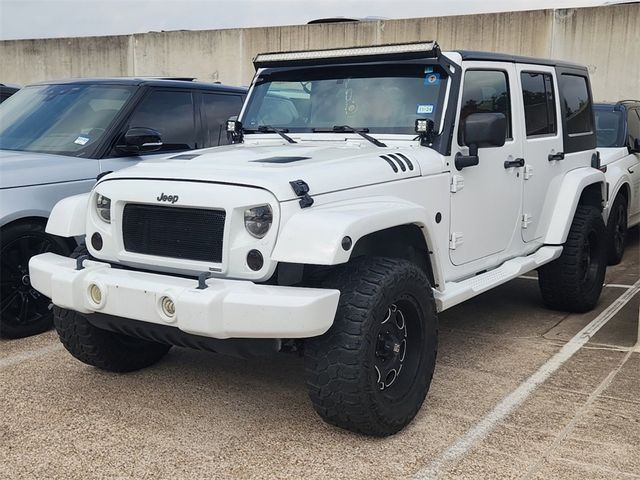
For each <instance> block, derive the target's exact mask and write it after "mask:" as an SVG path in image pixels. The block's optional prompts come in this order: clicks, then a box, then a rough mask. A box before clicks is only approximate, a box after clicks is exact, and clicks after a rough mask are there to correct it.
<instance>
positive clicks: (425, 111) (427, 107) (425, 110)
mask: <svg viewBox="0 0 640 480" xmlns="http://www.w3.org/2000/svg"><path fill="white" fill-rule="evenodd" d="M416 113H417V114H418V115H429V114H430V113H433V105H431V104H430V103H427V104H422V105H420V104H418V110H417V111H416Z"/></svg>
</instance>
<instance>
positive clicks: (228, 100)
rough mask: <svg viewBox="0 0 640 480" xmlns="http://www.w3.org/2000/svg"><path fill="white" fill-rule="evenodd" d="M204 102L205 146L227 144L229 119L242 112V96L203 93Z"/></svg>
mask: <svg viewBox="0 0 640 480" xmlns="http://www.w3.org/2000/svg"><path fill="white" fill-rule="evenodd" d="M202 102H203V107H204V115H205V118H206V120H207V136H206V138H207V144H206V145H205V147H215V146H217V145H226V144H227V143H229V141H228V140H227V133H226V126H227V120H229V117H231V116H233V115H238V114H240V109H241V108H242V97H240V96H239V95H228V94H227V95H225V94H220V93H203V94H202Z"/></svg>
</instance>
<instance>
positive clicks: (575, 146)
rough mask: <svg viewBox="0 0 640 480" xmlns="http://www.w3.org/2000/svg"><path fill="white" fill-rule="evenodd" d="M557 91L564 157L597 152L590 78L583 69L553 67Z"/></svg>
mask: <svg viewBox="0 0 640 480" xmlns="http://www.w3.org/2000/svg"><path fill="white" fill-rule="evenodd" d="M556 74H557V77H558V88H559V90H560V92H559V96H560V113H561V119H562V132H563V151H564V153H574V152H583V151H585V150H593V149H595V148H596V131H595V125H594V119H593V100H592V98H591V87H590V85H589V75H588V73H587V71H586V69H584V68H580V67H572V66H567V67H565V66H558V67H556Z"/></svg>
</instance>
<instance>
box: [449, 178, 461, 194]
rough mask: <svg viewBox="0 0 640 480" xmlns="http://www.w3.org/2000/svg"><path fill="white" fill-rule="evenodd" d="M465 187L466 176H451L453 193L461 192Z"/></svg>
mask: <svg viewBox="0 0 640 480" xmlns="http://www.w3.org/2000/svg"><path fill="white" fill-rule="evenodd" d="M463 188H464V177H463V176H462V175H454V176H453V177H451V189H450V191H451V193H456V192H459V191H460V190H462V189H463Z"/></svg>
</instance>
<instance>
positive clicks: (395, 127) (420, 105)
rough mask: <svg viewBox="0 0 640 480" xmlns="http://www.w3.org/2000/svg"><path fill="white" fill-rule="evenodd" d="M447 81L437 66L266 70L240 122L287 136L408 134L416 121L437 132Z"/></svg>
mask: <svg viewBox="0 0 640 480" xmlns="http://www.w3.org/2000/svg"><path fill="white" fill-rule="evenodd" d="M447 78H448V77H447V76H446V75H445V74H444V71H443V70H442V69H441V68H440V67H439V66H437V65H430V64H425V63H422V64H418V63H414V64H384V65H360V66H353V65H347V66H330V67H326V66H324V67H312V68H297V69H287V70H284V69H283V70H278V69H273V70H267V71H265V72H262V73H261V74H260V77H259V78H258V79H257V80H256V83H255V85H254V88H253V92H252V95H251V97H250V98H249V100H248V104H247V106H246V108H245V113H244V115H243V118H242V123H243V126H244V128H245V129H246V130H248V131H249V132H251V130H256V129H257V128H258V127H259V126H261V125H271V126H274V127H278V128H283V129H287V131H290V132H312V131H314V129H315V130H329V131H331V129H332V128H333V127H335V126H340V125H348V126H349V127H353V128H355V129H368V131H369V132H372V133H396V134H414V133H415V121H416V119H417V118H427V119H430V120H433V121H434V122H435V127H436V128H435V130H436V131H438V130H439V121H440V118H441V117H442V110H443V107H444V106H443V103H444V94H445V91H446V82H447Z"/></svg>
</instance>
